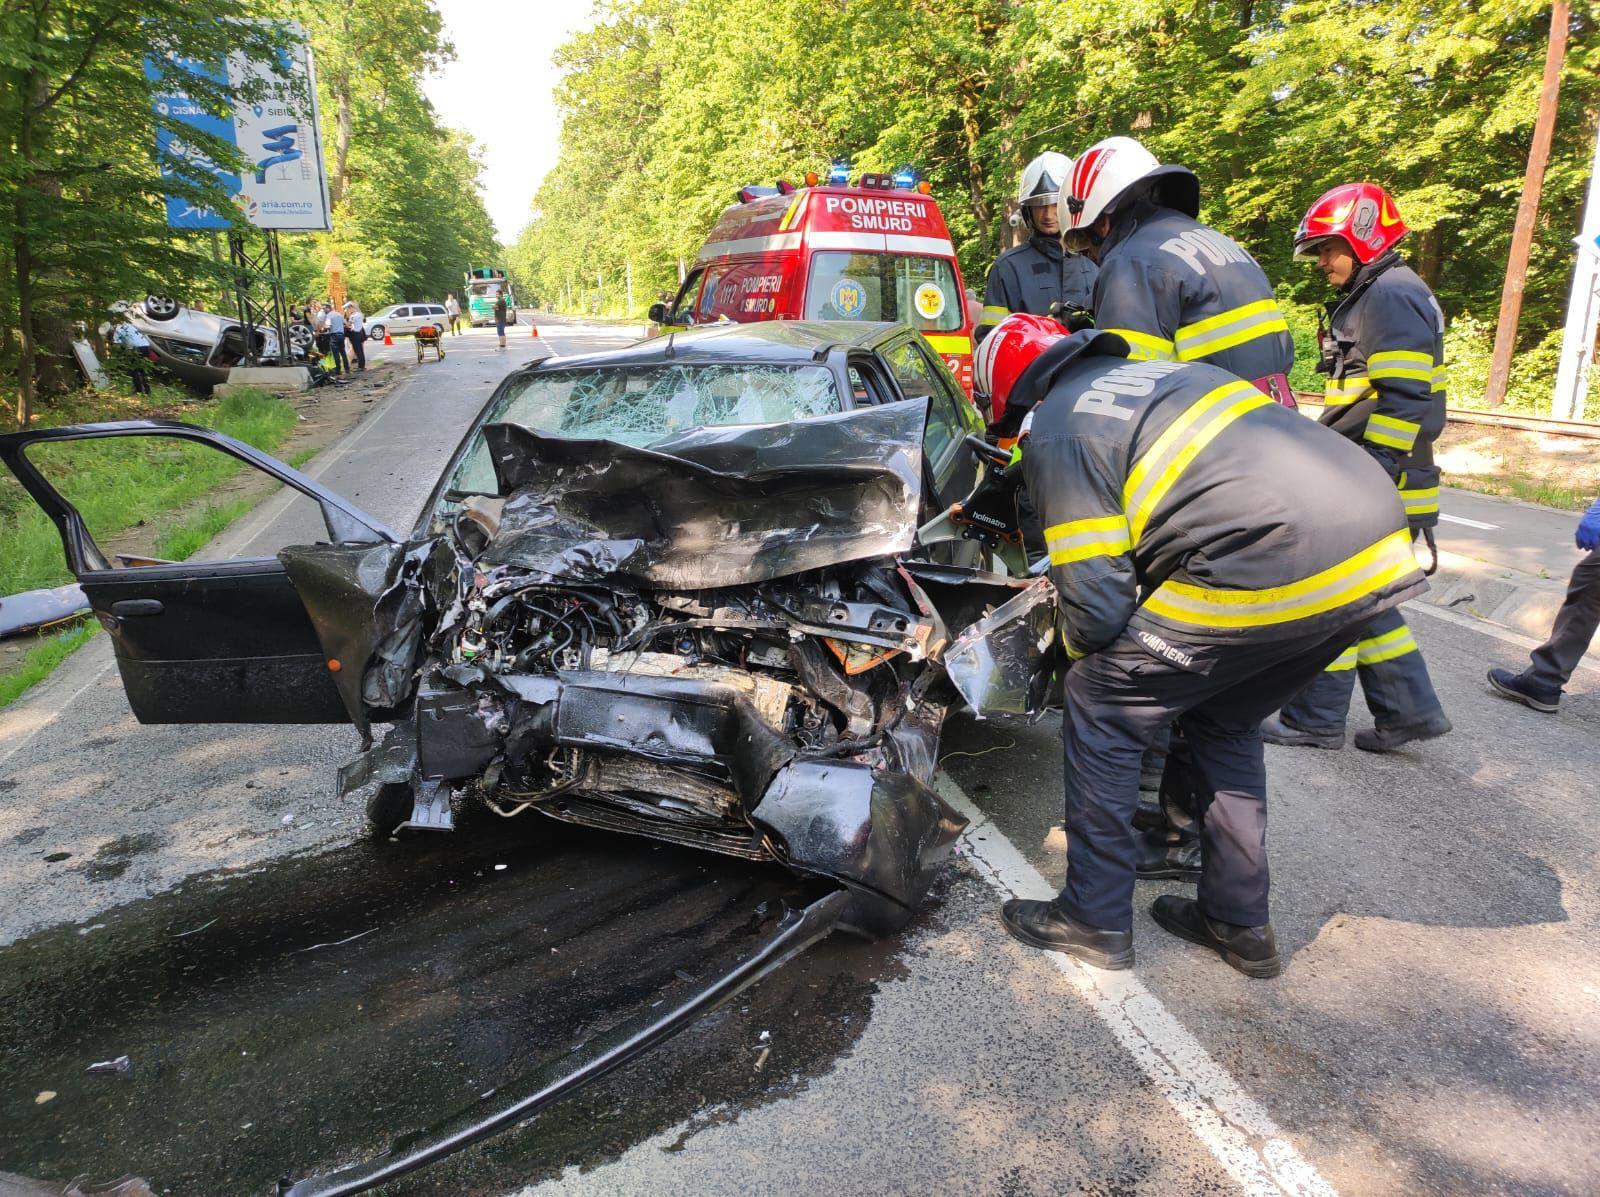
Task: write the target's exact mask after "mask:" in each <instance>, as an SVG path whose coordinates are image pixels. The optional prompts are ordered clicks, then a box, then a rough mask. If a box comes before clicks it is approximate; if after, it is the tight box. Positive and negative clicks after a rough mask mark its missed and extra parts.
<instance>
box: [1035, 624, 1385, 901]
mask: <svg viewBox="0 0 1600 1197" xmlns="http://www.w3.org/2000/svg"><path fill="white" fill-rule="evenodd" d="M1357 626H1359V625H1356V626H1346V627H1343V628H1336V629H1334V630H1333V632H1332V633H1331V634H1330V633H1329V632H1328V630H1327V629H1326V627H1324V629H1323V631H1322V632H1320V633H1317V634H1315V635H1302V636H1290V637H1286V638H1283V639H1277V640H1244V639H1241V640H1239V641H1237V642H1234V643H1231V644H1227V645H1223V646H1216V647H1210V646H1202V647H1193V648H1190V647H1187V646H1177V645H1164V644H1163V643H1162V642H1161V641H1159V640H1158V641H1156V647H1148V646H1147V644H1146V642H1145V640H1144V639H1142V637H1148V636H1149V634H1148V633H1144V632H1139V631H1135V630H1126V629H1125V630H1124V631H1123V633H1122V634H1121V635H1120V636H1119V637H1117V639H1116V640H1115V641H1113V642H1112V643H1111V644H1110V645H1108V646H1107V647H1106V648H1105V649H1103V650H1101V651H1100V652H1097V653H1092V654H1091V655H1089V656H1087V657H1085V658H1084V659H1083V660H1081V661H1079V662H1078V663H1077V664H1076V665H1074V666H1073V667H1072V670H1071V671H1070V672H1069V673H1068V674H1067V680H1066V704H1065V706H1066V710H1065V714H1064V722H1063V740H1064V741H1065V748H1066V765H1065V780H1066V825H1067V883H1066V887H1065V888H1064V889H1062V891H1061V896H1060V898H1059V901H1060V904H1061V907H1062V909H1064V910H1065V911H1066V912H1067V913H1068V914H1070V915H1071V916H1072V917H1073V918H1076V919H1078V920H1080V921H1082V922H1085V923H1088V924H1089V925H1090V926H1093V927H1100V928H1104V929H1106V930H1112V931H1127V930H1131V929H1132V927H1133V886H1134V879H1135V878H1134V870H1135V868H1136V866H1137V862H1138V855H1139V853H1138V839H1137V833H1136V832H1135V831H1134V829H1133V813H1134V810H1135V808H1136V807H1137V806H1138V801H1139V764H1140V760H1141V758H1142V757H1143V755H1144V751H1145V749H1146V748H1147V747H1148V746H1149V745H1150V743H1151V741H1152V740H1153V739H1154V738H1155V737H1156V736H1157V734H1158V733H1160V732H1161V731H1162V730H1163V729H1165V728H1167V727H1169V726H1171V725H1172V724H1173V722H1174V721H1176V723H1177V726H1178V728H1179V730H1181V731H1182V733H1183V740H1184V743H1185V744H1186V745H1187V754H1188V756H1189V757H1190V758H1191V759H1192V761H1193V764H1194V770H1195V774H1196V776H1197V777H1198V778H1199V781H1200V784H1199V786H1198V789H1199V791H1200V793H1199V795H1198V801H1197V802H1196V806H1197V808H1198V809H1197V810H1196V812H1195V820H1196V822H1197V823H1198V825H1199V828H1200V844H1201V857H1202V864H1201V877H1200V889H1199V899H1200V906H1201V909H1202V910H1204V911H1205V912H1206V913H1207V914H1209V915H1211V916H1212V917H1213V918H1217V919H1221V920H1223V921H1224V922H1229V923H1241V924H1244V925H1246V926H1259V925H1261V924H1262V923H1265V922H1266V921H1267V853H1266V835H1267V809H1266V803H1267V774H1266V761H1265V757H1264V753H1263V749H1262V743H1261V732H1260V725H1261V721H1262V720H1263V719H1264V718H1266V717H1267V716H1268V715H1270V714H1271V713H1272V712H1273V711H1275V710H1276V709H1277V708H1278V707H1279V706H1280V705H1281V704H1283V703H1284V702H1286V701H1288V700H1289V698H1290V697H1292V696H1293V695H1295V694H1297V693H1299V691H1300V690H1301V689H1303V688H1304V687H1305V686H1306V684H1307V683H1308V682H1310V681H1311V679H1312V678H1314V677H1316V676H1317V674H1319V673H1321V672H1322V670H1323V669H1324V668H1325V667H1326V666H1327V665H1328V663H1329V662H1331V661H1332V660H1333V659H1334V658H1335V657H1337V656H1338V655H1339V654H1340V653H1341V652H1342V651H1344V649H1345V648H1346V646H1348V645H1349V643H1350V638H1351V636H1352V635H1353V634H1354V633H1355V631H1356V627H1357ZM1158 648H1164V649H1166V650H1167V651H1165V652H1164V653H1161V654H1160V655H1158V651H1157V650H1158Z"/></svg>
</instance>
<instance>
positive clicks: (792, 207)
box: [778, 191, 806, 232]
mask: <svg viewBox="0 0 1600 1197" xmlns="http://www.w3.org/2000/svg"><path fill="white" fill-rule="evenodd" d="M805 197H806V193H805V192H804V191H798V192H796V193H795V197H794V199H793V200H791V201H790V203H789V209H788V211H786V212H785V213H784V214H783V219H782V220H780V221H779V222H778V230H779V231H780V232H782V231H783V230H784V229H787V228H788V227H789V225H790V223H791V222H792V221H793V220H794V214H795V213H796V212H797V211H798V210H799V208H800V201H801V200H803V199H805Z"/></svg>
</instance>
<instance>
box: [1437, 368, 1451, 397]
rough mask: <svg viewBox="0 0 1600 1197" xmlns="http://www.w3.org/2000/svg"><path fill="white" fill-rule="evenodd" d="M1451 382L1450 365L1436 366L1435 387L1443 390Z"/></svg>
mask: <svg viewBox="0 0 1600 1197" xmlns="http://www.w3.org/2000/svg"><path fill="white" fill-rule="evenodd" d="M1449 382H1450V368H1449V367H1448V366H1435V367H1434V368H1433V389H1434V390H1436V391H1442V390H1444V389H1445V387H1446V386H1447V385H1449Z"/></svg>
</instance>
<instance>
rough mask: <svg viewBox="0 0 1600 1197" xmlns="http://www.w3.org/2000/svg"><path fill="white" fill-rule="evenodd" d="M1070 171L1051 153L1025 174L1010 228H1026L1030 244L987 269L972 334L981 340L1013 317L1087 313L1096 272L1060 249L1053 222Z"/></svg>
mask: <svg viewBox="0 0 1600 1197" xmlns="http://www.w3.org/2000/svg"><path fill="white" fill-rule="evenodd" d="M1071 170H1072V159H1071V158H1068V157H1067V156H1066V155H1065V154H1058V153H1056V152H1055V151H1053V150H1049V151H1046V152H1045V153H1043V154H1040V155H1039V156H1038V157H1037V158H1035V159H1034V160H1033V161H1032V162H1030V163H1028V165H1027V167H1026V168H1025V169H1024V170H1023V172H1022V179H1021V181H1020V182H1019V183H1018V185H1017V211H1016V212H1014V213H1012V216H1011V227H1012V228H1014V229H1022V228H1026V229H1027V230H1028V240H1027V242H1026V243H1025V244H1023V245H1017V246H1013V247H1012V248H1011V249H1008V250H1006V252H1005V253H1003V254H1001V255H1000V257H999V258H998V259H997V260H996V262H995V264H994V265H993V266H991V267H990V268H989V280H988V283H987V284H986V285H985V287H984V291H983V314H982V316H981V317H980V318H979V320H978V326H977V328H976V330H975V335H976V336H977V338H978V340H979V341H982V340H983V338H984V337H985V336H987V335H988V332H989V330H990V329H991V328H993V327H994V326H995V325H996V324H998V323H1000V321H1001V320H1004V319H1005V318H1006V317H1007V316H1008V315H1010V314H1011V313H1012V312H1031V313H1033V314H1034V315H1035V316H1051V315H1057V314H1060V315H1067V314H1069V313H1070V312H1073V311H1086V310H1087V309H1088V307H1089V303H1090V299H1091V297H1092V295H1093V293H1094V279H1095V275H1096V274H1097V273H1098V271H1097V269H1096V267H1095V264H1094V263H1093V262H1091V261H1090V260H1089V259H1088V258H1085V257H1083V256H1082V255H1081V254H1075V253H1066V252H1064V251H1063V250H1062V248H1061V238H1060V236H1059V234H1060V232H1061V229H1060V226H1059V225H1058V223H1057V219H1058V218H1057V206H1058V200H1059V195H1060V190H1061V184H1062V183H1063V182H1064V181H1065V180H1066V177H1067V174H1068V173H1069V172H1070V171H1071Z"/></svg>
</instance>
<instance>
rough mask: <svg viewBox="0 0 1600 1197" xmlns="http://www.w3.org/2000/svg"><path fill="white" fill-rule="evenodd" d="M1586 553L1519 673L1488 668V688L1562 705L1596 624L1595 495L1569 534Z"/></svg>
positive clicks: (1599, 593)
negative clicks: (1573, 532)
mask: <svg viewBox="0 0 1600 1197" xmlns="http://www.w3.org/2000/svg"><path fill="white" fill-rule="evenodd" d="M1573 539H1574V540H1575V541H1576V542H1577V545H1578V548H1580V549H1582V550H1584V552H1585V553H1586V554H1587V556H1585V557H1584V559H1583V560H1582V561H1580V562H1578V565H1577V568H1576V569H1574V570H1573V571H1572V581H1571V582H1570V583H1569V584H1568V586H1567V598H1566V601H1565V602H1563V603H1562V604H1561V610H1560V611H1558V612H1557V613H1556V622H1555V627H1553V628H1551V630H1550V639H1548V640H1546V641H1545V642H1544V643H1543V644H1541V645H1540V646H1539V647H1538V648H1536V649H1534V650H1533V655H1532V656H1531V658H1530V659H1529V661H1528V667H1527V668H1526V669H1524V670H1523V671H1522V672H1521V673H1512V672H1511V670H1509V669H1491V670H1489V688H1490V689H1491V690H1493V691H1494V692H1495V693H1496V694H1499V695H1502V696H1503V697H1505V698H1509V699H1511V700H1512V701H1514V702H1520V703H1521V704H1522V705H1523V706H1526V707H1532V708H1533V709H1534V710H1536V711H1547V712H1548V711H1554V710H1556V709H1558V708H1559V707H1560V706H1561V690H1562V687H1564V686H1565V685H1566V684H1567V680H1568V679H1569V678H1570V677H1572V671H1573V670H1574V669H1576V668H1577V667H1578V662H1579V661H1581V660H1582V659H1583V654H1584V653H1585V652H1587V651H1588V649H1589V642H1590V641H1591V640H1593V639H1594V634H1595V630H1596V629H1597V628H1600V499H1596V500H1595V501H1594V502H1593V503H1591V504H1590V505H1589V510H1588V511H1586V512H1584V515H1583V519H1582V520H1580V521H1579V522H1578V531H1577V534H1576V535H1575V536H1574V537H1573Z"/></svg>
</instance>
